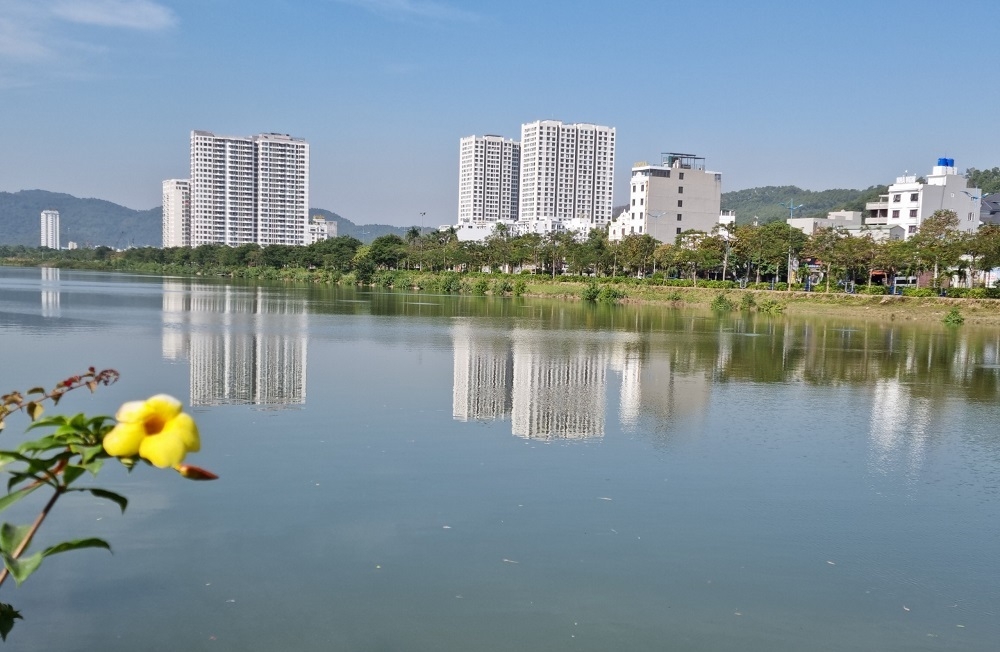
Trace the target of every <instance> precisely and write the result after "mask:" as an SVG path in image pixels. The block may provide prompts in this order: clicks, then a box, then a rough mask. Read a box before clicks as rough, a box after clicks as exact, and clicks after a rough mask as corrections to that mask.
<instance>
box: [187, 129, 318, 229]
mask: <svg viewBox="0 0 1000 652" xmlns="http://www.w3.org/2000/svg"><path fill="white" fill-rule="evenodd" d="M190 183H191V245H192V246H198V245H202V244H226V245H230V246H238V245H241V244H247V243H256V244H259V245H262V246H266V245H269V244H285V245H301V244H303V243H304V242H305V236H306V224H307V223H308V220H309V143H307V142H306V141H305V140H303V139H301V138H293V137H291V136H288V135H284V134H258V135H256V136H251V137H246V138H244V137H231V136H217V135H215V134H213V133H210V132H207V131H192V132H191V179H190Z"/></svg>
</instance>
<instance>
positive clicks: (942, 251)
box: [911, 210, 961, 287]
mask: <svg viewBox="0 0 1000 652" xmlns="http://www.w3.org/2000/svg"><path fill="white" fill-rule="evenodd" d="M958 224H959V221H958V215H957V214H956V213H955V211H947V210H938V211H934V213H933V214H932V215H931V216H930V217H928V218H927V219H925V220H924V221H923V222H922V223H921V224H920V230H919V231H917V234H916V235H915V236H913V238H911V239H912V240H913V246H914V249H915V250H916V252H917V257H918V258H919V260H920V261H921V262H922V263H923V264H924V266H925V269H926V266H933V269H934V277H933V278H934V285H935V287H936V286H937V285H938V282H939V279H938V275H939V272H940V270H941V268H946V269H947V268H948V267H950V266H952V265H954V264H955V263H957V262H958V257H959V255H960V254H961V241H960V236H959V231H958Z"/></svg>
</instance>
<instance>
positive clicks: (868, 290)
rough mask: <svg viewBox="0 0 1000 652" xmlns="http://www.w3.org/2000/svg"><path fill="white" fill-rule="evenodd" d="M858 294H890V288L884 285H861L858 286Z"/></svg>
mask: <svg viewBox="0 0 1000 652" xmlns="http://www.w3.org/2000/svg"><path fill="white" fill-rule="evenodd" d="M857 293H858V294H889V288H887V287H886V286H884V285H871V286H869V285H861V286H858V288H857Z"/></svg>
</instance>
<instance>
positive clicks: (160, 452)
mask: <svg viewBox="0 0 1000 652" xmlns="http://www.w3.org/2000/svg"><path fill="white" fill-rule="evenodd" d="M186 453H187V450H186V449H185V447H184V441H183V440H182V439H181V438H180V437H178V436H176V435H164V434H160V435H150V436H148V437H145V438H144V439H143V440H142V443H141V444H140V445H139V455H140V456H142V457H143V458H144V459H146V460H149V462H150V463H151V464H152V465H153V466H156V467H159V468H161V469H167V468H172V467H175V466H177V465H178V464H180V463H181V462H183V461H184V455H185V454H186Z"/></svg>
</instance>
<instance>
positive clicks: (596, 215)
mask: <svg viewBox="0 0 1000 652" xmlns="http://www.w3.org/2000/svg"><path fill="white" fill-rule="evenodd" d="M614 171H615V129H614V127H602V126H599V125H593V124H571V125H567V124H563V123H562V122H559V121H558V120H538V121H535V122H529V123H527V124H523V125H521V181H520V207H519V210H518V218H519V220H520V221H521V222H527V223H529V224H530V226H529V227H528V228H529V230H531V231H535V232H541V233H544V232H549V231H555V230H564V229H577V230H589V229H593V228H602V229H603V228H606V227H607V225H608V223H609V222H610V221H611V210H612V193H613V190H614Z"/></svg>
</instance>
